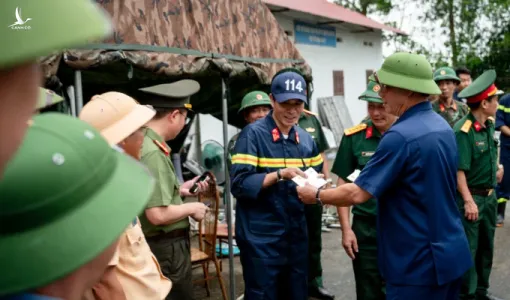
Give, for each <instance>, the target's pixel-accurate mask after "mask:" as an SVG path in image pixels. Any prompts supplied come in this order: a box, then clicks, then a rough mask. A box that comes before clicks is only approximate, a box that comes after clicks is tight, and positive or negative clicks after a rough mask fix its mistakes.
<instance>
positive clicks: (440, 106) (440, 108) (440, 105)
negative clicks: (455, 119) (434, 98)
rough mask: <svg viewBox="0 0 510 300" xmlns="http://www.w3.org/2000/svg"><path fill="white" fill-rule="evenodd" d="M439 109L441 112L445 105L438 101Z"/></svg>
mask: <svg viewBox="0 0 510 300" xmlns="http://www.w3.org/2000/svg"><path fill="white" fill-rule="evenodd" d="M439 110H440V111H441V112H443V111H444V110H445V107H444V104H443V103H440V104H439Z"/></svg>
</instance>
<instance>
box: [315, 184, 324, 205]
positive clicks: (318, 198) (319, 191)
mask: <svg viewBox="0 0 510 300" xmlns="http://www.w3.org/2000/svg"><path fill="white" fill-rule="evenodd" d="M320 194H321V189H320V188H319V189H317V193H315V201H317V202H316V204H319V205H320V206H322V205H323V204H322V201H321V197H320Z"/></svg>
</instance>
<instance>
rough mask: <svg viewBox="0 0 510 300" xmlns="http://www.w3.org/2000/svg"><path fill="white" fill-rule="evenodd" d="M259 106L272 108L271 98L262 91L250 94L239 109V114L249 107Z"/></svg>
mask: <svg viewBox="0 0 510 300" xmlns="http://www.w3.org/2000/svg"><path fill="white" fill-rule="evenodd" d="M259 105H268V106H271V99H270V98H269V95H268V94H266V93H264V92H261V91H253V92H250V93H248V94H246V95H245V96H244V97H243V101H242V102H241V108H239V111H238V112H237V113H241V112H242V111H243V110H245V109H246V108H248V107H252V106H259Z"/></svg>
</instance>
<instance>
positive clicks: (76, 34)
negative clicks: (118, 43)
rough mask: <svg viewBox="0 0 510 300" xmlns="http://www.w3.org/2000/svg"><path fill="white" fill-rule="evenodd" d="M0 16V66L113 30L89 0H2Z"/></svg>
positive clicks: (77, 43) (99, 37)
mask: <svg viewBox="0 0 510 300" xmlns="http://www.w3.org/2000/svg"><path fill="white" fill-rule="evenodd" d="M0 20H1V24H0V36H1V37H2V46H1V47H0V69H5V68H9V67H13V66H16V65H20V64H23V63H25V62H29V61H36V60H37V59H38V58H39V57H40V56H45V55H48V54H50V53H51V52H52V51H56V50H61V49H65V48H71V47H78V46H82V45H85V44H87V43H89V42H91V41H94V40H97V39H103V38H105V37H107V36H109V35H110V34H111V33H112V31H113V28H112V25H111V23H110V19H109V17H108V15H107V14H106V13H105V12H104V10H103V9H102V8H100V7H99V6H98V4H96V3H95V1H94V2H93V1H90V0H36V1H34V0H2V1H0Z"/></svg>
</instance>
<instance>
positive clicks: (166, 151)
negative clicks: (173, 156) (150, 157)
mask: <svg viewBox="0 0 510 300" xmlns="http://www.w3.org/2000/svg"><path fill="white" fill-rule="evenodd" d="M152 141H153V142H154V144H156V146H158V148H159V149H160V150H161V151H162V152H163V153H164V154H165V155H166V156H168V155H169V154H170V151H169V150H168V149H167V148H166V147H165V146H164V145H163V144H161V143H160V142H159V141H157V140H152Z"/></svg>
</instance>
